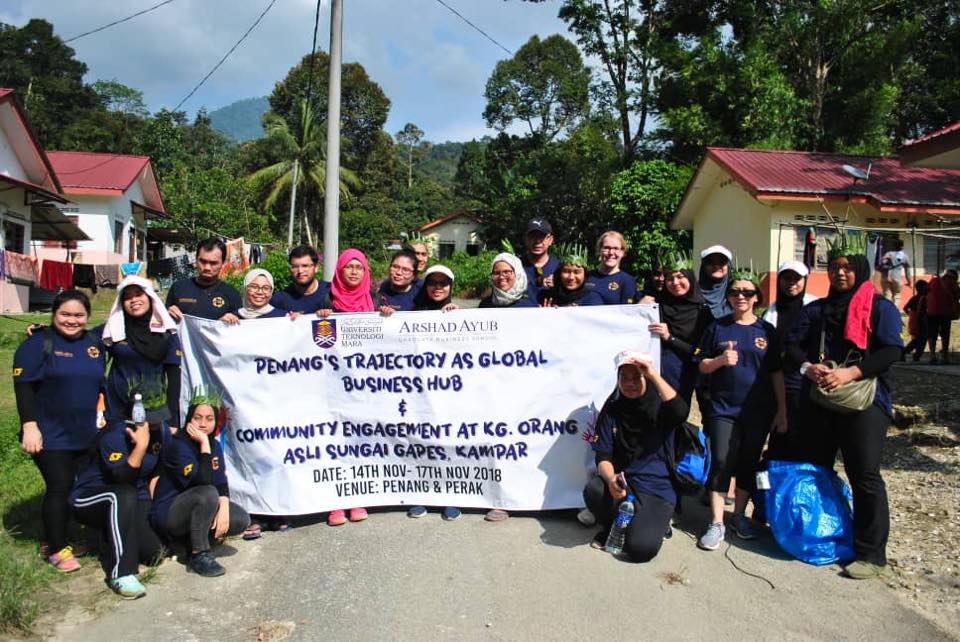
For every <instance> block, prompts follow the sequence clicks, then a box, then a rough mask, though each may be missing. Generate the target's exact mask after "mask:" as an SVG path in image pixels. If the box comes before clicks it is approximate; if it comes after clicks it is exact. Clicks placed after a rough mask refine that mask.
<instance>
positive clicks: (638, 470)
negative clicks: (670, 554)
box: [593, 410, 677, 504]
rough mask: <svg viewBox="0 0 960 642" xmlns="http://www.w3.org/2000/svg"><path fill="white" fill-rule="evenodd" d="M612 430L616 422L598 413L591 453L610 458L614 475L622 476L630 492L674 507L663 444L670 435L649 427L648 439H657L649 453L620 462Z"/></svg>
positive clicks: (603, 413) (615, 428)
mask: <svg viewBox="0 0 960 642" xmlns="http://www.w3.org/2000/svg"><path fill="white" fill-rule="evenodd" d="M616 430H617V425H616V420H615V419H614V418H613V417H611V416H610V415H609V414H607V413H606V412H603V411H602V410H601V412H600V416H599V417H598V418H597V426H596V429H595V437H594V442H593V450H594V452H597V453H600V454H604V455H607V456H609V457H610V459H611V460H612V461H613V465H614V468H615V469H616V470H617V472H618V473H619V472H623V476H624V477H625V478H626V480H627V484H628V485H629V486H630V489H631V491H632V492H635V493H644V494H646V495H654V496H656V497H659V498H661V499H663V500H664V501H667V502H670V503H671V504H676V503H677V492H676V491H675V490H674V488H673V482H672V481H671V478H670V467H669V464H668V463H667V462H668V461H669V460H668V459H667V457H668V454H667V444H668V443H669V441H671V440H670V436H671V435H673V431H672V430H668V431H661V430H660V428H659V427H657V426H656V425H651V426H650V431H651V436H652V437H660V438H659V439H657V442H658V443H657V444H656V445H655V446H654V448H652V449H651V450H650V451H649V452H645V453H644V454H642V455H641V456H639V457H637V458H635V459H632V460H629V461H624V459H625V458H622V457H618V456H617V452H616V449H615V443H614V434H615V432H616ZM631 491H628V492H631Z"/></svg>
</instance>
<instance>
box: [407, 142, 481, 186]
mask: <svg viewBox="0 0 960 642" xmlns="http://www.w3.org/2000/svg"><path fill="white" fill-rule="evenodd" d="M467 144H469V143H459V142H451V141H447V142H445V143H425V142H421V143H420V162H419V163H418V164H417V169H418V170H419V171H420V173H421V174H423V175H424V176H429V177H430V178H432V179H433V180H435V181H437V182H438V183H440V184H441V185H443V186H444V187H446V188H447V189H449V190H452V189H453V187H454V184H455V183H454V176H455V175H456V173H457V164H458V163H459V161H460V154H461V153H462V152H463V149H464V146H465V145H467Z"/></svg>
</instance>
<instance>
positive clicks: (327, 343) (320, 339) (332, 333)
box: [313, 319, 337, 348]
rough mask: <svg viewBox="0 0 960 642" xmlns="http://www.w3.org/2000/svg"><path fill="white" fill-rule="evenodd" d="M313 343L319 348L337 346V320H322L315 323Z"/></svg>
mask: <svg viewBox="0 0 960 642" xmlns="http://www.w3.org/2000/svg"><path fill="white" fill-rule="evenodd" d="M313 342H314V343H315V344H317V347H318V348H332V347H333V346H335V345H336V344H337V320H336V319H321V320H320V321H314V322H313Z"/></svg>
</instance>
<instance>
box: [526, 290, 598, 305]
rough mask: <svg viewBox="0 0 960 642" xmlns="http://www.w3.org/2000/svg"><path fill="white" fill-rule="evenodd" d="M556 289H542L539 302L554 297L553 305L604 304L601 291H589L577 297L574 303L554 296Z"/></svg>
mask: <svg viewBox="0 0 960 642" xmlns="http://www.w3.org/2000/svg"><path fill="white" fill-rule="evenodd" d="M554 296H555V294H554V290H553V288H550V289H549V290H541V291H540V294H539V296H538V297H537V303H543V302H544V301H545V300H547V299H552V302H553V305H555V306H557V307H560V308H567V307H578V306H584V305H603V298H601V296H600V293H599V292H593V291H587V293H586V294H584V295H583V296H582V297H580V298H579V299H577V300H576V301H574V302H572V303H566V304H564V303H560V302H559V300H558V299H556V298H554Z"/></svg>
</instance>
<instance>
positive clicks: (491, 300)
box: [478, 252, 559, 308]
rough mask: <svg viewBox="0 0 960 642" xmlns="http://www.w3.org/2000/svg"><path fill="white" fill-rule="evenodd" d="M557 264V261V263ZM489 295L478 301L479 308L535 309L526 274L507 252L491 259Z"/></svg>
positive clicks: (518, 260)
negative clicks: (490, 287)
mask: <svg viewBox="0 0 960 642" xmlns="http://www.w3.org/2000/svg"><path fill="white" fill-rule="evenodd" d="M558 264H559V261H558ZM490 285H491V286H492V289H491V291H490V294H489V295H488V296H486V297H484V298H483V299H480V305H479V306H478V307H481V308H514V307H515V308H535V307H537V304H536V302H535V301H534V300H533V299H531V298H530V295H529V292H530V291H529V288H528V287H527V273H526V272H525V271H524V269H523V263H521V262H520V259H519V258H517V257H516V256H514V255H513V254H510V253H509V252H501V253H500V254H497V255H496V256H495V257H493V264H492V265H491V266H490Z"/></svg>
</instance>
